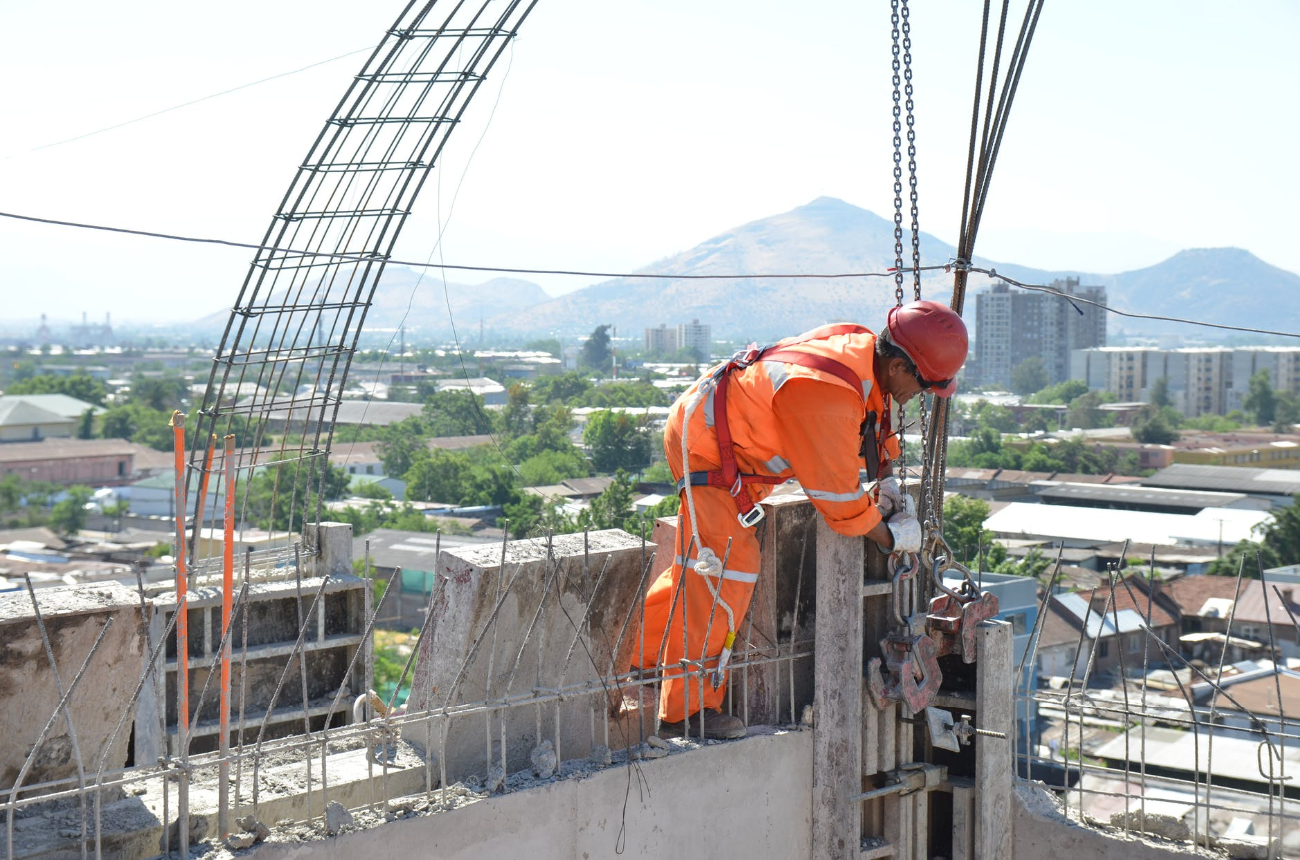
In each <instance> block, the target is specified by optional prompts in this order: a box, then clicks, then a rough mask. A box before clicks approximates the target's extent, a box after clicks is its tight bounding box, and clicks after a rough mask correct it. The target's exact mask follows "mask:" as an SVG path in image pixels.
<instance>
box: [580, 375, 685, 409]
mask: <svg viewBox="0 0 1300 860" xmlns="http://www.w3.org/2000/svg"><path fill="white" fill-rule="evenodd" d="M670 402H671V401H670V400H669V398H668V395H667V394H665V393H664V392H662V391H660V390H659V389H658V388H655V387H654V385H652V384H651V383H649V382H647V381H645V380H636V381H633V382H610V383H607V384H605V385H597V386H595V387H594V388H592V389H591V391H590V393H588V394H587V395H586V396H585V397H584V398H583V401H582V403H574V404H570V405H574V406H595V407H599V408H601V409H612V408H614V407H619V406H622V407H638V406H667V405H668V404H669V403H670Z"/></svg>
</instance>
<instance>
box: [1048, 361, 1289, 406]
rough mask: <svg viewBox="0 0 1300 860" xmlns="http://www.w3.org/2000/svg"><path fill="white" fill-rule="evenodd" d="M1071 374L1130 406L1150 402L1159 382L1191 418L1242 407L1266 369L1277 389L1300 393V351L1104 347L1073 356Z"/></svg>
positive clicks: (1173, 402) (1176, 404) (1173, 403)
mask: <svg viewBox="0 0 1300 860" xmlns="http://www.w3.org/2000/svg"><path fill="white" fill-rule="evenodd" d="M1070 369H1071V376H1072V377H1073V378H1075V379H1081V380H1083V381H1084V382H1086V383H1088V387H1089V388H1094V389H1098V390H1102V391H1109V392H1111V393H1113V394H1114V395H1115V396H1116V397H1118V398H1119V399H1120V400H1121V401H1124V402H1139V401H1141V402H1150V399H1151V392H1152V389H1153V388H1154V387H1155V384H1156V382H1157V381H1158V380H1160V379H1163V380H1164V381H1165V386H1166V390H1167V391H1168V396H1169V400H1170V403H1171V404H1172V405H1173V407H1174V408H1175V409H1177V410H1178V411H1179V412H1181V413H1183V414H1184V415H1186V416H1188V417H1189V418H1195V417H1196V416H1198V415H1225V414H1227V413H1228V412H1231V411H1233V410H1234V409H1241V408H1242V405H1243V404H1242V401H1243V399H1244V398H1245V396H1246V394H1247V393H1248V391H1249V389H1250V378H1251V377H1252V376H1254V375H1255V374H1256V373H1259V372H1260V371H1265V372H1267V373H1268V376H1269V384H1270V385H1271V386H1272V388H1273V390H1274V391H1287V392H1290V393H1292V394H1298V395H1300V348H1297V347H1278V346H1252V347H1236V348H1230V347H1222V346H1219V347H1192V348H1184V349H1157V348H1155V347H1104V348H1097V349H1080V350H1075V351H1074V352H1073V353H1072V354H1071V361H1070Z"/></svg>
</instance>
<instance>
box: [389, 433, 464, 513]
mask: <svg viewBox="0 0 1300 860" xmlns="http://www.w3.org/2000/svg"><path fill="white" fill-rule="evenodd" d="M472 471H473V468H472V466H471V465H470V462H469V458H468V457H467V456H466V455H465V454H463V453H460V452H453V451H443V450H440V449H436V448H435V449H434V450H432V451H430V450H429V449H428V448H425V447H423V446H421V447H420V448H419V449H418V450H417V451H416V452H415V455H414V457H413V459H412V462H411V468H409V469H407V470H406V472H405V474H403V475H402V480H403V481H405V482H406V498H408V499H410V500H412V501H416V500H418V501H422V502H443V503H445V504H451V505H459V504H462V503H464V500H465V497H466V496H467V494H468V493H467V487H468V484H469V483H470V474H471V472H472Z"/></svg>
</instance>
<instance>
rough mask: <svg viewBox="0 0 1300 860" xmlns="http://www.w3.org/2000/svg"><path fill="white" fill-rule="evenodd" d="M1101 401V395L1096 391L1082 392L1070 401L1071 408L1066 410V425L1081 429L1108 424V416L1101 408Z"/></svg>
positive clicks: (1090, 428)
mask: <svg viewBox="0 0 1300 860" xmlns="http://www.w3.org/2000/svg"><path fill="white" fill-rule="evenodd" d="M1101 403H1102V399H1101V395H1100V394H1098V393H1097V392H1095V391H1089V392H1087V393H1086V394H1080V395H1079V396H1078V397H1076V398H1075V399H1074V400H1073V401H1072V402H1071V403H1070V408H1069V409H1067V410H1065V423H1066V426H1067V427H1071V428H1079V429H1081V430H1093V429H1095V428H1097V427H1104V426H1106V424H1107V422H1106V416H1104V415H1103V414H1102V411H1101V409H1100V408H1099V407H1100V406H1101Z"/></svg>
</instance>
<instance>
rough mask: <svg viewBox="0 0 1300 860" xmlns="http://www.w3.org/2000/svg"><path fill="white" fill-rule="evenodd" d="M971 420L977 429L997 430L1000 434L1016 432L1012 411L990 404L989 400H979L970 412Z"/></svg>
mask: <svg viewBox="0 0 1300 860" xmlns="http://www.w3.org/2000/svg"><path fill="white" fill-rule="evenodd" d="M970 417H971V420H972V421H973V422H974V423H975V426H976V427H981V428H988V429H990V430H996V431H998V432H999V433H1014V432H1015V431H1016V429H1017V428H1016V419H1015V416H1013V415H1012V414H1011V410H1010V409H1007V408H1006V407H1005V406H998V405H996V404H994V403H989V402H988V401H987V400H977V401H975V403H974V405H973V406H971V410H970Z"/></svg>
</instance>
